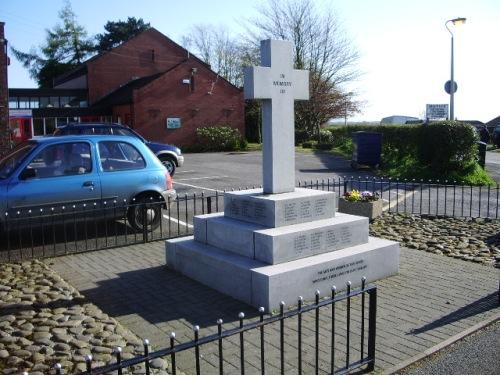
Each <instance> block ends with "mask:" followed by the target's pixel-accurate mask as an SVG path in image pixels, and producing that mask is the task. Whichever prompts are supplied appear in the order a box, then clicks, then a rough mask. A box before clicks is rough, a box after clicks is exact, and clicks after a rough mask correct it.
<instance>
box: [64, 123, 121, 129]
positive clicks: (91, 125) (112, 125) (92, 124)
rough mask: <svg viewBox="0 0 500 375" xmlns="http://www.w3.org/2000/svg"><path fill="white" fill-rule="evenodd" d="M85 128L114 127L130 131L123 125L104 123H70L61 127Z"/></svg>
mask: <svg viewBox="0 0 500 375" xmlns="http://www.w3.org/2000/svg"><path fill="white" fill-rule="evenodd" d="M78 126H79V127H85V128H91V127H113V128H127V129H129V127H128V126H126V125H122V124H115V123H103V122H70V123H68V124H66V125H64V126H61V127H78Z"/></svg>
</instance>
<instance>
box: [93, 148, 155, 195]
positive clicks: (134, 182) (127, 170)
mask: <svg viewBox="0 0 500 375" xmlns="http://www.w3.org/2000/svg"><path fill="white" fill-rule="evenodd" d="M98 151H99V157H98V162H99V165H100V173H101V183H102V198H103V200H107V201H110V202H114V201H116V202H117V203H119V204H123V203H124V201H127V202H129V200H130V199H131V198H132V197H133V196H134V195H135V194H137V193H138V192H141V191H143V190H144V189H145V187H146V186H147V185H148V182H149V180H148V173H147V171H146V162H145V160H144V157H143V156H142V154H141V153H140V151H139V150H138V149H137V148H136V147H135V146H134V145H133V144H132V143H129V142H127V141H116V140H112V141H111V140H109V141H108V140H106V141H100V142H99V143H98Z"/></svg>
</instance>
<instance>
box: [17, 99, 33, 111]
mask: <svg viewBox="0 0 500 375" xmlns="http://www.w3.org/2000/svg"><path fill="white" fill-rule="evenodd" d="M29 107H30V98H26V97H20V98H19V108H21V109H27V108H29Z"/></svg>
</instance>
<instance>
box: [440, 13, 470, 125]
mask: <svg viewBox="0 0 500 375" xmlns="http://www.w3.org/2000/svg"><path fill="white" fill-rule="evenodd" d="M465 20H466V19H465V18H464V17H459V18H454V19H452V20H448V21H446V23H445V24H444V26H445V27H446V29H447V30H448V31H449V33H450V34H451V78H450V120H452V121H453V120H455V98H454V94H455V79H454V76H453V73H454V72H453V33H452V32H451V30H450V28H449V27H448V24H449V23H450V22H451V23H453V25H456V26H458V25H463V24H464V23H465Z"/></svg>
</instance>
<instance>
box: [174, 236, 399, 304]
mask: <svg viewBox="0 0 500 375" xmlns="http://www.w3.org/2000/svg"><path fill="white" fill-rule="evenodd" d="M399 251H400V250H399V244H398V243H397V242H393V241H388V240H384V239H380V238H374V237H370V238H369V239H368V242H367V243H365V244H362V245H357V246H353V247H350V248H347V249H342V250H337V251H332V252H329V253H324V254H319V255H314V256H311V257H308V258H303V259H298V260H294V261H290V262H286V263H281V264H277V265H268V264H265V263H263V262H260V261H257V260H254V259H250V258H247V257H244V256H240V255H237V254H235V253H232V252H228V251H225V250H221V249H218V248H216V247H213V246H210V245H207V244H202V243H199V242H196V241H194V239H193V237H192V236H190V237H183V238H178V239H173V240H168V241H167V242H166V256H167V266H168V267H169V268H171V269H173V270H176V271H178V272H180V273H181V274H183V275H185V276H187V277H189V278H191V279H194V280H197V281H199V282H200V283H202V284H205V285H207V286H209V287H211V288H213V289H216V290H218V291H219V292H221V293H224V294H227V295H229V296H231V297H233V298H235V299H238V300H240V301H243V302H245V303H247V304H249V305H252V306H255V307H261V306H262V307H264V308H265V309H266V311H272V310H273V309H277V308H278V307H279V303H280V301H284V302H285V303H287V304H288V305H293V304H295V303H296V301H297V298H298V296H302V297H303V298H304V299H305V300H306V301H307V300H313V299H314V293H315V291H316V290H319V291H320V293H321V295H323V296H326V295H329V293H330V292H331V287H332V286H333V285H335V286H337V287H338V289H339V290H340V289H342V288H343V287H345V283H346V282H347V281H351V282H352V285H353V287H356V286H359V285H360V283H361V278H362V277H363V276H365V277H366V278H367V281H368V282H372V281H375V280H378V279H381V278H385V277H388V276H391V275H395V274H397V273H398V271H399Z"/></svg>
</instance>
